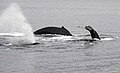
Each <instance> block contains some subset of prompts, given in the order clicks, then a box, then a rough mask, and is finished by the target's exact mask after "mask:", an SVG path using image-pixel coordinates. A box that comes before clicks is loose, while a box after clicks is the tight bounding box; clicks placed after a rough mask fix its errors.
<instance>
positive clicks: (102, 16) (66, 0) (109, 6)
mask: <svg viewBox="0 0 120 73" xmlns="http://www.w3.org/2000/svg"><path fill="white" fill-rule="evenodd" d="M13 2H16V3H18V4H19V5H20V6H21V11H22V12H23V15H24V17H25V18H26V19H27V23H29V24H30V25H31V26H32V28H33V32H34V31H35V30H37V29H39V28H43V27H46V26H56V27H61V26H65V27H66V28H67V29H68V30H69V31H70V32H71V33H72V34H73V35H74V36H54V37H49V36H47V37H44V36H35V39H36V42H38V43H40V44H37V45H30V44H29V45H25V44H21V43H20V44H13V45H12V44H9V43H6V41H5V39H4V37H0V42H1V43H0V44H1V45H0V73H119V72H120V45H119V44H120V1H119V0H109V1H108V0H106V1H105V0H91V1H90V0H84V1H82V0H74V1H73V0H51V1H50V0H9V1H8V0H0V14H2V13H3V10H4V9H6V8H7V7H8V6H9V5H10V4H11V3H13ZM15 14H16V13H15ZM18 22H19V21H18ZM85 25H90V26H92V27H93V28H94V29H95V30H96V31H97V32H98V33H99V34H100V36H101V37H102V40H100V41H93V42H89V41H81V39H90V36H87V34H89V32H88V31H86V30H85V29H84V26H85ZM78 26H80V27H81V28H78ZM4 41H5V43H4ZM10 41H12V42H15V41H16V40H15V39H13V40H10Z"/></svg>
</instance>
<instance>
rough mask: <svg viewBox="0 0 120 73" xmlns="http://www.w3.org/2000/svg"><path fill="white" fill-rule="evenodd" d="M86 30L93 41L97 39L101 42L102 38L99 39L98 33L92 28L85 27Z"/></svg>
mask: <svg viewBox="0 0 120 73" xmlns="http://www.w3.org/2000/svg"><path fill="white" fill-rule="evenodd" d="M85 29H86V30H88V31H89V32H90V34H91V38H92V39H93V40H94V39H96V38H97V39H99V40H100V37H99V35H98V33H97V32H96V31H95V30H94V29H93V28H92V27H91V26H85Z"/></svg>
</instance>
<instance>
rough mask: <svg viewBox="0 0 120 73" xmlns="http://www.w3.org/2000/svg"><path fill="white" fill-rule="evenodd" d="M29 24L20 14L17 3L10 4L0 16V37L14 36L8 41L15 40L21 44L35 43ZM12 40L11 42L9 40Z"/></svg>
mask: <svg viewBox="0 0 120 73" xmlns="http://www.w3.org/2000/svg"><path fill="white" fill-rule="evenodd" d="M32 31H33V30H32V28H31V26H30V24H28V23H27V21H26V18H25V17H24V15H23V13H22V12H21V8H20V6H19V5H18V4H17V3H12V4H11V5H10V6H9V7H8V8H7V9H6V10H4V11H3V13H2V14H1V16H0V36H1V35H5V36H7V35H8V36H14V38H10V39H9V41H13V40H15V41H16V42H17V41H20V42H21V43H22V42H24V43H35V38H34V35H33V32H32ZM11 39H12V40H11Z"/></svg>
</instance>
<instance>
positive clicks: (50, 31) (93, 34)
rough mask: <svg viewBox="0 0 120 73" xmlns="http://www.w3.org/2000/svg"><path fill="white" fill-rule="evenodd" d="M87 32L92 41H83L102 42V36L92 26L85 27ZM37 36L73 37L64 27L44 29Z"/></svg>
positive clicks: (36, 33)
mask: <svg viewBox="0 0 120 73" xmlns="http://www.w3.org/2000/svg"><path fill="white" fill-rule="evenodd" d="M84 29H86V30H88V31H89V32H90V35H91V38H92V39H81V40H83V41H84V40H85V41H87V40H88V41H89V40H90V41H96V39H98V40H100V39H101V38H100V36H99V35H98V33H97V31H95V29H93V28H92V27H91V26H88V25H87V26H85V28H84ZM34 34H35V35H42V34H59V35H66V36H73V35H72V34H71V33H70V32H69V31H68V30H67V29H66V28H65V27H64V26H62V27H44V28H42V29H39V30H36V31H35V32H34Z"/></svg>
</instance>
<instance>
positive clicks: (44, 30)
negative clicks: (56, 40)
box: [33, 26, 72, 36]
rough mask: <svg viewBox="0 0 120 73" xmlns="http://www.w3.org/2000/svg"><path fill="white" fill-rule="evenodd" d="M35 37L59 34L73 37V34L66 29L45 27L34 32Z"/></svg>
mask: <svg viewBox="0 0 120 73" xmlns="http://www.w3.org/2000/svg"><path fill="white" fill-rule="evenodd" d="M33 33H34V34H35V35H41V34H58V35H66V36H72V34H71V33H70V32H69V31H68V30H67V29H66V28H65V27H64V26H62V27H44V28H41V29H38V30H36V31H35V32H33Z"/></svg>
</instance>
